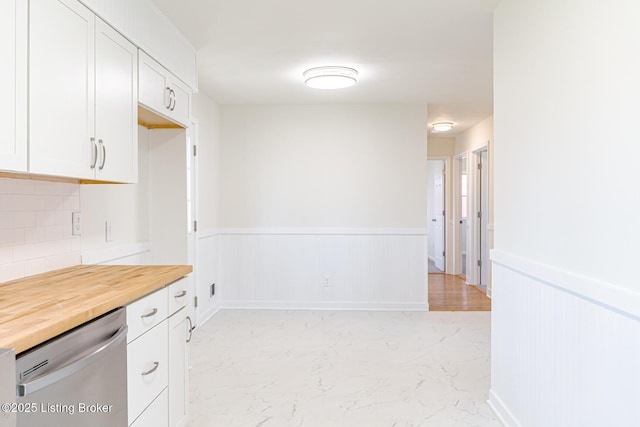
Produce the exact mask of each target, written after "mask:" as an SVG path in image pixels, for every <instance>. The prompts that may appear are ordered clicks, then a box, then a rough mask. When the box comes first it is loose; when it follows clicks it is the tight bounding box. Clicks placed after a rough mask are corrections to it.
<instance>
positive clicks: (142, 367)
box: [127, 320, 169, 424]
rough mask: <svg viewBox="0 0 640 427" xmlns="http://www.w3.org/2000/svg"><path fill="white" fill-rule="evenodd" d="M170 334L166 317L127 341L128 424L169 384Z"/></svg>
mask: <svg viewBox="0 0 640 427" xmlns="http://www.w3.org/2000/svg"><path fill="white" fill-rule="evenodd" d="M168 334H169V330H168V323H167V321H166V320H165V321H163V322H162V323H160V324H159V325H157V326H156V327H154V328H153V329H151V330H150V331H149V332H148V333H146V334H144V335H142V336H141V337H140V338H138V339H136V340H135V341H132V342H131V343H129V344H128V345H127V392H128V395H129V424H131V423H132V422H133V421H134V420H135V419H136V418H137V417H138V416H139V415H140V414H141V413H142V411H143V410H144V408H146V407H147V406H148V405H149V404H150V403H151V402H152V401H153V399H155V398H156V397H157V396H158V395H159V394H160V393H161V392H162V390H164V389H166V388H167V385H168V383H169V363H168V362H169V357H168V345H169V343H168ZM165 408H166V406H165Z"/></svg>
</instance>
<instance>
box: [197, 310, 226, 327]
mask: <svg viewBox="0 0 640 427" xmlns="http://www.w3.org/2000/svg"><path fill="white" fill-rule="evenodd" d="M220 310H221V307H220V305H219V304H216V305H214V306H213V307H211V308H210V309H209V310H207V311H205V312H204V313H203V316H202V319H200V318H198V324H197V325H196V329H198V328H199V327H200V326H202V325H204V324H205V323H207V322H208V321H209V320H211V318H212V317H213V316H215V315H216V313H218V312H219V311H220Z"/></svg>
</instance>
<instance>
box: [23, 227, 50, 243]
mask: <svg viewBox="0 0 640 427" xmlns="http://www.w3.org/2000/svg"><path fill="white" fill-rule="evenodd" d="M24 240H25V243H37V242H43V241H45V240H46V230H45V229H44V228H27V229H26V230H25V231H24Z"/></svg>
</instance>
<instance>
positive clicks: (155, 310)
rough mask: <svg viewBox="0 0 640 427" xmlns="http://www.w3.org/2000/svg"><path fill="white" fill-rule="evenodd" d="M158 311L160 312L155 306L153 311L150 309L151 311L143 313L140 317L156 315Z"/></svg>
mask: <svg viewBox="0 0 640 427" xmlns="http://www.w3.org/2000/svg"><path fill="white" fill-rule="evenodd" d="M157 312H158V309H157V308H154V309H153V310H151V311H150V312H148V313H147V314H143V315H142V316H140V317H142V318H145V317H152V316H155V315H156V313H157Z"/></svg>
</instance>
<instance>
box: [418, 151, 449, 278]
mask: <svg viewBox="0 0 640 427" xmlns="http://www.w3.org/2000/svg"><path fill="white" fill-rule="evenodd" d="M429 160H442V161H443V162H444V171H445V173H444V212H445V216H444V223H443V224H442V226H443V227H444V253H445V255H444V272H445V273H446V274H452V273H451V272H452V271H453V260H452V258H453V257H452V256H451V255H450V254H452V253H453V252H451V251H452V250H453V238H452V233H451V232H450V230H451V228H452V226H453V214H452V212H451V211H452V209H451V156H427V161H429ZM425 220H426V218H425ZM428 230H429V225H428V224H427V240H428V239H430V238H431V237H432V236H429V233H428ZM427 243H428V242H427ZM428 247H429V246H427V248H428ZM428 261H429V259H428V256H427V260H426V262H428Z"/></svg>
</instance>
